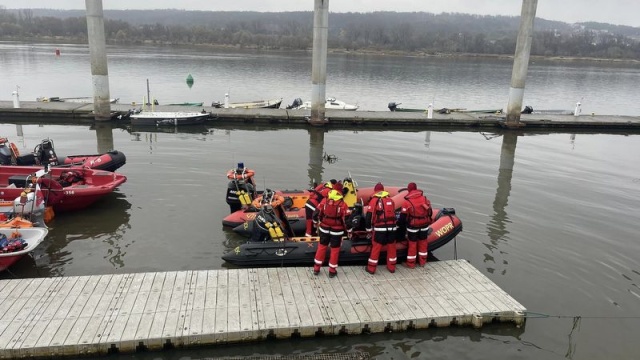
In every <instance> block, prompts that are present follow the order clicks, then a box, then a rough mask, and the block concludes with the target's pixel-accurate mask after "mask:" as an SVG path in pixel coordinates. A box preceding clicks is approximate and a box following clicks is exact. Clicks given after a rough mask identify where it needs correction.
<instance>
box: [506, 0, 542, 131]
mask: <svg viewBox="0 0 640 360" xmlns="http://www.w3.org/2000/svg"><path fill="white" fill-rule="evenodd" d="M537 7H538V0H522V13H521V14H520V30H518V40H517V42H516V52H515V56H514V58H513V71H512V73H511V87H510V88H509V103H508V104H507V121H506V126H507V127H519V126H521V124H520V111H521V109H522V100H523V99H524V83H525V80H526V78H527V70H528V68H529V55H530V54H531V42H532V37H533V20H534V19H535V17H536V8H537Z"/></svg>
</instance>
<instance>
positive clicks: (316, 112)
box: [310, 0, 329, 125]
mask: <svg viewBox="0 0 640 360" xmlns="http://www.w3.org/2000/svg"><path fill="white" fill-rule="evenodd" d="M328 36H329V0H315V6H314V9H313V62H312V64H311V84H312V88H311V120H310V122H311V124H312V125H319V124H323V123H324V122H325V117H324V114H325V106H324V103H325V100H326V92H327V89H326V87H327V39H328Z"/></svg>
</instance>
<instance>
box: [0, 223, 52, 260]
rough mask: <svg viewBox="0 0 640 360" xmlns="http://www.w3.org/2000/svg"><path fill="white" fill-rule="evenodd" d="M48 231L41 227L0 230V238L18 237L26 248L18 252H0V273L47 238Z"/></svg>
mask: <svg viewBox="0 0 640 360" xmlns="http://www.w3.org/2000/svg"><path fill="white" fill-rule="evenodd" d="M48 232H49V230H47V229H46V228H42V227H32V228H19V229H6V228H5V229H3V228H0V237H2V235H4V236H6V238H8V239H9V238H11V237H14V236H19V237H20V238H22V239H23V240H24V241H25V242H26V246H25V247H24V248H23V249H21V250H18V251H13V252H0V271H4V270H6V269H7V268H8V267H10V266H11V265H13V264H14V263H15V262H17V261H18V260H20V258H22V257H23V256H25V255H27V254H29V253H30V252H31V251H33V250H34V249H35V248H36V247H38V245H40V243H41V242H42V241H43V240H44V238H45V237H46V236H47V233H48Z"/></svg>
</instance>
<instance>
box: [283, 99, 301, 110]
mask: <svg viewBox="0 0 640 360" xmlns="http://www.w3.org/2000/svg"><path fill="white" fill-rule="evenodd" d="M300 106H302V99H301V98H295V99H293V103H291V105H288V106H287V109H296V108H298V107H300Z"/></svg>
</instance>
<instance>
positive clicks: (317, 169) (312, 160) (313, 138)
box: [308, 127, 325, 186]
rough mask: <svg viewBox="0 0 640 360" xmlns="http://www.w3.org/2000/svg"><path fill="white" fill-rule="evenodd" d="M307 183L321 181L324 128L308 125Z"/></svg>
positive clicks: (311, 184) (311, 183)
mask: <svg viewBox="0 0 640 360" xmlns="http://www.w3.org/2000/svg"><path fill="white" fill-rule="evenodd" d="M308 132H309V170H308V173H309V185H310V186H313V184H314V183H320V182H322V173H323V170H324V167H323V166H322V161H323V155H324V132H325V130H324V128H321V127H310V128H309V130H308Z"/></svg>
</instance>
